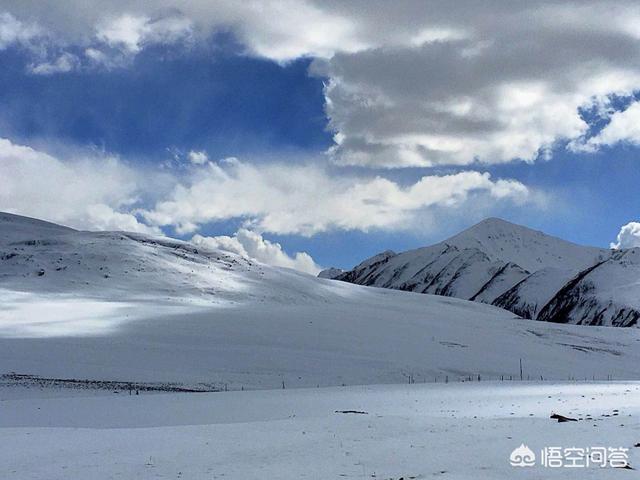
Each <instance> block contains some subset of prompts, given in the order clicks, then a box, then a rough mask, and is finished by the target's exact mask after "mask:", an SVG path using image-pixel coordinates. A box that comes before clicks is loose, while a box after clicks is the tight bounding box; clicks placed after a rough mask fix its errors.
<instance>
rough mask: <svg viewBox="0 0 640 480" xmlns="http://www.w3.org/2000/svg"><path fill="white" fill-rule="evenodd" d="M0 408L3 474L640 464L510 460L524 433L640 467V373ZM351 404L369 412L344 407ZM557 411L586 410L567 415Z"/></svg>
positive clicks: (500, 471) (509, 475) (422, 472)
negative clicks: (607, 450) (623, 452)
mask: <svg viewBox="0 0 640 480" xmlns="http://www.w3.org/2000/svg"><path fill="white" fill-rule="evenodd" d="M23 393H24V395H26V396H30V397H32V395H33V392H23ZM14 395H15V392H14ZM0 398H2V391H1V390H0ZM0 408H1V410H0V465H2V470H3V474H2V478H4V479H19V480H27V479H45V478H46V479H51V480H52V479H65V480H71V479H79V480H85V479H89V478H90V479H92V480H100V479H111V478H145V479H146V478H149V479H151V478H173V479H179V478H183V479H216V478H217V479H230V478H231V479H265V478H268V479H291V480H294V479H295V480H298V479H301V478H309V479H340V478H358V479H363V478H369V479H371V478H374V479H375V478H377V479H394V480H397V479H399V478H404V479H409V478H417V479H428V478H442V479H465V480H467V479H514V478H529V479H538V478H563V479H564V478H575V479H591V478H593V479H616V480H617V479H621V478H622V479H626V478H635V476H637V473H636V472H634V471H630V470H623V469H617V468H611V467H607V468H600V467H597V466H592V467H590V468H567V467H562V468H549V467H543V466H541V465H540V463H539V462H538V463H537V464H536V465H535V466H533V467H524V468H523V467H512V466H511V465H510V463H509V456H510V454H511V452H512V451H513V450H514V449H515V448H517V447H519V446H520V445H521V444H523V443H524V444H525V445H527V446H528V447H529V448H531V450H533V451H534V452H536V454H537V456H538V460H539V456H540V455H539V453H540V449H543V448H545V447H554V446H560V447H568V448H570V447H578V448H591V447H599V446H605V447H613V448H618V447H623V448H628V449H629V451H628V455H629V457H628V458H629V463H630V465H631V466H638V465H640V448H634V447H633V445H634V444H636V443H637V442H639V441H640V420H639V418H640V386H639V385H638V383H612V384H597V383H595V384H593V383H587V384H568V383H564V384H537V383H529V382H509V383H508V384H507V383H506V382H505V383H491V382H486V383H484V382H480V383H478V382H474V383H462V384H460V383H456V384H451V383H450V384H447V385H445V384H437V385H436V384H428V385H420V384H414V385H395V386H366V387H344V388H341V387H333V388H320V389H316V388H311V389H296V390H288V389H287V390H273V391H252V392H221V393H202V394H158V395H139V396H136V395H132V396H129V395H128V394H126V393H125V392H120V393H119V394H116V393H110V394H106V395H102V396H74V397H60V398H26V399H25V398H12V399H4V400H2V401H0ZM348 410H353V411H358V412H366V413H364V414H360V413H336V411H348ZM551 413H559V414H563V415H566V416H570V417H575V418H576V419H581V420H578V421H576V422H567V423H557V422H556V421H555V420H551V419H550V418H549V416H550V415H551Z"/></svg>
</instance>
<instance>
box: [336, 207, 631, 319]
mask: <svg viewBox="0 0 640 480" xmlns="http://www.w3.org/2000/svg"><path fill="white" fill-rule="evenodd" d="M610 258H611V262H612V263H606V262H605V261H606V260H608V259H610ZM602 262H605V264H606V265H614V264H615V265H618V263H619V262H618V261H617V260H614V257H612V251H610V250H606V249H599V248H594V247H584V246H580V245H576V244H573V243H570V242H566V241H564V240H561V239H559V238H555V237H552V236H549V235H545V234H544V233H542V232H538V231H535V230H531V229H528V228H526V227H522V226H519V225H514V224H512V223H509V222H506V221H504V220H499V219H495V218H490V219H487V220H484V221H482V222H480V223H479V224H477V225H475V226H473V227H471V228H469V229H467V230H465V231H463V232H461V233H459V234H457V235H455V236H453V237H451V238H449V239H447V240H445V241H443V242H441V243H438V244H436V245H433V246H430V247H424V248H419V249H416V250H410V251H407V252H403V253H400V254H395V253H393V252H384V253H382V254H379V255H376V256H374V257H372V258H371V259H368V260H365V261H364V262H362V263H361V264H360V265H358V266H356V267H355V268H354V269H353V270H351V271H348V272H345V273H343V274H342V275H339V276H338V277H336V279H338V280H342V281H346V282H351V283H356V284H360V285H370V286H377V287H383V288H392V289H398V290H408V291H412V292H418V293H431V294H436V295H445V296H452V297H458V298H464V299H469V300H473V301H477V302H483V303H490V304H493V305H496V306H499V307H501V308H505V309H507V310H509V311H511V312H514V313H516V314H517V315H520V316H522V317H525V318H531V319H539V320H550V321H554V322H556V323H575V324H588V325H614V326H632V325H635V324H637V323H638V317H640V309H638V306H637V302H635V298H637V297H638V296H639V295H640V288H638V285H637V282H636V281H635V280H634V279H640V276H638V272H637V271H635V270H634V269H633V268H616V267H612V268H607V267H604V266H603V268H602V269H601V270H600V272H603V273H602V274H600V277H599V278H598V280H597V281H592V282H591V283H589V285H590V286H592V287H593V288H592V294H591V296H590V297H589V300H588V301H587V300H583V299H581V300H580V301H578V303H580V305H577V306H575V308H574V307H571V308H567V306H566V303H567V301H568V300H566V299H565V300H561V299H558V300H557V301H556V302H555V303H553V305H560V304H561V305H562V308H561V309H559V308H556V307H554V306H549V308H546V309H545V306H547V305H548V304H549V302H551V301H552V299H554V298H555V297H556V295H557V294H558V293H559V292H560V291H562V289H563V288H565V286H567V285H568V284H569V282H571V281H572V280H573V279H574V278H575V277H576V276H578V275H579V274H580V273H581V272H583V271H585V270H588V269H590V268H592V267H593V266H594V265H599V264H600V263H602ZM605 264H603V265H605ZM605 268H607V270H606V273H604V269H605ZM594 275H595V273H594ZM618 276H619V277H620V278H617V277H618ZM614 277H616V278H614ZM619 284H621V285H623V286H624V288H623V289H624V292H625V293H620V292H612V291H613V290H616V289H617V287H618V286H619ZM598 291H602V292H603V293H602V295H600V294H598ZM604 292H610V293H604ZM571 295H572V298H575V297H576V295H575V293H572V294H571ZM613 297H615V299H616V300H615V301H610V298H613ZM543 309H544V311H545V315H544V316H541V315H540V313H541V312H542V311H543Z"/></svg>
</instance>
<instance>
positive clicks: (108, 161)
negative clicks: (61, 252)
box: [0, 138, 159, 233]
mask: <svg viewBox="0 0 640 480" xmlns="http://www.w3.org/2000/svg"><path fill="white" fill-rule="evenodd" d="M139 181H140V176H139V174H138V173H137V172H135V171H134V170H132V169H130V168H129V167H127V166H125V165H124V164H122V163H121V162H120V161H119V160H117V159H115V158H109V157H106V158H84V159H79V160H75V161H67V162H63V161H61V160H60V159H58V158H56V157H53V156H51V155H48V154H46V153H43V152H40V151H38V150H34V149H32V148H30V147H27V146H23V145H16V144H14V143H12V142H11V141H9V140H7V139H3V138H0V210H4V211H9V212H14V213H19V214H22V215H27V216H33V217H37V218H42V219H45V220H49V221H53V222H58V223H62V224H65V225H69V226H72V227H77V228H83V229H96V230H103V229H108V230H129V231H139V232H149V233H157V232H159V229H158V228H154V227H152V226H148V225H145V224H143V223H141V222H139V221H138V220H137V219H136V217H135V215H134V214H133V213H132V211H131V208H130V207H131V205H132V204H134V203H135V201H136V196H137V195H138V193H139V188H138V183H139Z"/></svg>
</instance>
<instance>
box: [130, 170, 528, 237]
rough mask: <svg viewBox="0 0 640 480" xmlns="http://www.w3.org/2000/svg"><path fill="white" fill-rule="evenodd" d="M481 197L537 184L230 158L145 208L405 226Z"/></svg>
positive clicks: (280, 227) (162, 218) (185, 225)
mask: <svg viewBox="0 0 640 480" xmlns="http://www.w3.org/2000/svg"><path fill="white" fill-rule="evenodd" d="M477 197H482V198H490V199H492V201H494V202H495V201H498V200H506V201H515V202H523V201H527V200H528V199H529V197H530V192H529V190H528V189H527V187H525V186H524V185H522V184H521V183H519V182H516V181H512V180H493V179H491V177H490V175H489V174H488V173H479V172H461V173H457V174H452V175H444V176H424V177H422V178H421V179H420V180H419V181H417V182H415V183H413V184H411V185H408V186H403V185H400V184H398V183H396V182H393V181H391V180H388V179H386V178H383V177H379V176H377V177H356V176H348V175H330V174H329V173H328V172H327V171H326V170H324V169H322V168H319V167H316V166H313V165H310V164H307V165H300V164H298V165H290V164H260V165H254V164H248V163H243V162H240V161H238V160H237V159H226V160H225V161H222V162H220V163H219V164H214V163H209V164H208V165H206V166H205V167H203V168H199V169H197V170H194V171H193V174H192V175H191V176H190V177H188V178H186V179H184V180H183V181H182V182H180V183H178V184H177V185H176V187H175V189H174V191H173V192H172V193H171V195H168V196H167V197H166V198H165V199H163V200H161V201H159V202H158V203H157V204H156V205H155V206H154V207H153V208H152V209H150V210H148V211H146V212H144V213H143V216H144V218H145V219H146V220H147V221H148V222H149V223H150V224H152V225H158V226H166V225H172V226H175V227H176V228H177V229H178V231H179V232H182V233H188V232H191V231H194V230H196V229H197V228H198V225H199V224H203V223H207V222H213V221H221V220H226V219H231V218H244V219H246V220H247V222H248V224H250V225H252V226H253V227H255V228H257V229H259V230H260V231H266V232H272V233H280V234H299V235H306V236H309V235H314V234H316V233H319V232H324V231H330V230H361V231H367V230H370V229H406V228H410V226H411V225H412V221H413V220H414V219H415V218H416V217H417V216H419V215H420V214H421V213H424V211H425V210H428V209H433V208H445V207H455V206H459V205H461V204H464V202H465V201H467V200H469V199H470V198H474V199H475V198H477Z"/></svg>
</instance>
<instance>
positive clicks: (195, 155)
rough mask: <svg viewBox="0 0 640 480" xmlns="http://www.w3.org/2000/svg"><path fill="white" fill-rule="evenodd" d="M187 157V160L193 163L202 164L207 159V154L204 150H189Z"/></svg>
mask: <svg viewBox="0 0 640 480" xmlns="http://www.w3.org/2000/svg"><path fill="white" fill-rule="evenodd" d="M188 157H189V161H190V162H191V163H193V164H194V165H204V164H205V163H207V162H208V161H209V156H208V155H207V152H205V151H196V150H191V151H190V152H189V155H188Z"/></svg>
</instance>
